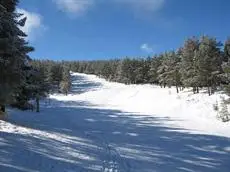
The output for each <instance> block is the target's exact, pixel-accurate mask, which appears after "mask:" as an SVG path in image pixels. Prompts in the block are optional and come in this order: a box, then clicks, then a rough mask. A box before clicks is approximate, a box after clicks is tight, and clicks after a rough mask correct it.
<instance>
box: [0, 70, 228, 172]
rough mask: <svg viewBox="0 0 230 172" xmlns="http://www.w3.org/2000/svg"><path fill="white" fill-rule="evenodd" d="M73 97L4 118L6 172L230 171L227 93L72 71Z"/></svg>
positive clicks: (0, 129) (2, 162)
mask: <svg viewBox="0 0 230 172" xmlns="http://www.w3.org/2000/svg"><path fill="white" fill-rule="evenodd" d="M72 81H73V82H72V92H71V94H70V95H68V96H64V95H60V94H56V95H50V97H49V99H46V100H43V101H42V105H41V106H42V107H41V113H35V112H30V111H27V112H21V111H17V110H13V109H10V110H8V117H7V119H6V121H7V122H5V121H1V120H0V172H40V171H41V172H88V171H92V172H97V171H101V172H155V171H157V172H158V171H164V172H171V171H181V172H203V171H205V172H206V171H207V172H214V171H218V172H229V171H230V123H223V122H221V121H219V120H218V119H217V115H218V112H217V111H215V110H214V105H216V104H220V102H221V96H223V95H221V94H220V93H216V94H214V95H212V96H208V94H207V93H205V91H204V92H203V93H200V94H196V95H194V94H193V93H192V92H191V91H190V90H184V91H183V92H181V93H179V94H176V89H175V88H170V89H169V88H165V89H164V88H160V87H158V86H153V85H124V84H118V83H112V82H107V81H105V80H103V79H100V78H98V77H96V76H94V75H86V74H79V73H72Z"/></svg>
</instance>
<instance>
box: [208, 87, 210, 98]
mask: <svg viewBox="0 0 230 172" xmlns="http://www.w3.org/2000/svg"><path fill="white" fill-rule="evenodd" d="M208 95H209V96H211V89H210V86H208Z"/></svg>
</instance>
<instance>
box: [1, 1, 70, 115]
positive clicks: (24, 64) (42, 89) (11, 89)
mask: <svg viewBox="0 0 230 172" xmlns="http://www.w3.org/2000/svg"><path fill="white" fill-rule="evenodd" d="M17 4H18V0H2V1H0V112H5V106H6V105H11V106H13V107H16V108H19V109H22V110H26V109H33V108H34V105H33V104H31V103H29V102H30V100H36V108H37V109H36V110H37V111H39V100H40V98H41V97H45V96H47V94H48V93H50V92H52V91H61V92H63V93H65V94H67V93H68V90H69V89H70V85H71V81H70V73H69V69H68V68H67V67H66V66H65V65H63V64H60V63H57V62H52V61H44V62H39V61H33V60H31V59H30V57H29V55H28V53H29V52H31V51H34V48H33V47H31V46H30V45H29V44H28V42H27V41H26V37H27V35H26V34H25V33H24V32H23V31H22V30H21V29H20V28H21V27H23V26H24V25H25V23H26V17H24V16H23V14H19V13H17V12H16V11H15V9H16V6H17Z"/></svg>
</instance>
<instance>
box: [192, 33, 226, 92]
mask: <svg viewBox="0 0 230 172" xmlns="http://www.w3.org/2000/svg"><path fill="white" fill-rule="evenodd" d="M220 47H221V44H220V43H219V42H217V41H216V39H215V38H209V37H208V36H203V37H202V38H201V40H200V45H199V49H198V51H197V52H196V55H195V57H196V58H197V66H198V79H199V83H200V84H201V86H203V87H208V93H209V95H211V94H212V93H213V92H214V91H215V90H216V87H217V86H218V85H219V84H220V78H219V75H220V73H221V64H222V56H221V55H222V54H221V50H220Z"/></svg>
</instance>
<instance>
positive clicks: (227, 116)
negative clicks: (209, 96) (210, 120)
mask: <svg viewBox="0 0 230 172" xmlns="http://www.w3.org/2000/svg"><path fill="white" fill-rule="evenodd" d="M218 118H219V119H221V120H222V121H223V122H228V121H230V113H229V112H228V106H227V103H226V101H225V100H224V99H223V100H222V102H221V105H220V111H219V114H218Z"/></svg>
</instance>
